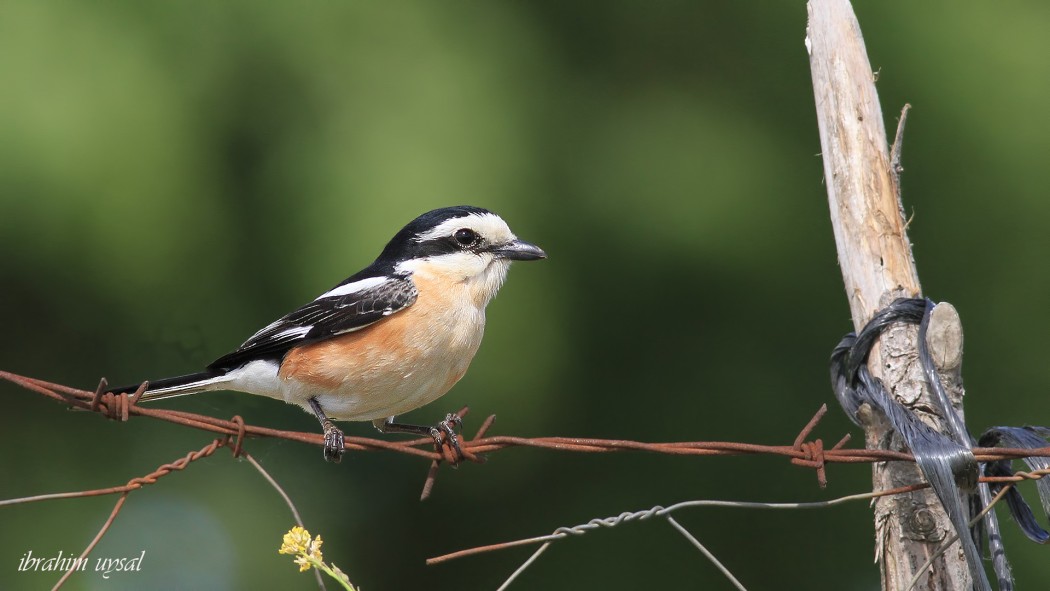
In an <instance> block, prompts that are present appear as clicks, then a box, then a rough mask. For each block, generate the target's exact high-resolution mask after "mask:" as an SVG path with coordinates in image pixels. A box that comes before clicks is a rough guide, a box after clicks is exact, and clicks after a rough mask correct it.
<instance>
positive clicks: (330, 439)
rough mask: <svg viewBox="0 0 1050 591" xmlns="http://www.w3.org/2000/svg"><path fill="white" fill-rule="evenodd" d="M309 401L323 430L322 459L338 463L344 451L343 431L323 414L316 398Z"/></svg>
mask: <svg viewBox="0 0 1050 591" xmlns="http://www.w3.org/2000/svg"><path fill="white" fill-rule="evenodd" d="M309 402H310V408H311V409H312V410H313V411H314V415H315V416H316V417H317V420H318V421H321V429H323V430H324V459H325V460H327V461H329V462H334V463H336V464H338V463H339V460H341V459H343V452H344V451H346V448H345V446H344V444H343V432H342V431H340V430H339V427H336V426H335V423H333V422H332V419H330V418H328V415H326V414H324V411H323V410H321V405H320V403H318V402H317V399H316V398H311V399H310V400H309Z"/></svg>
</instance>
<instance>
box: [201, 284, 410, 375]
mask: <svg viewBox="0 0 1050 591" xmlns="http://www.w3.org/2000/svg"><path fill="white" fill-rule="evenodd" d="M351 285H352V284H351ZM341 288H343V286H342V285H341V286H339V287H336V288H335V289H333V290H331V292H329V293H333V292H335V293H336V295H332V296H329V295H328V294H325V295H322V296H321V297H319V298H317V299H316V300H314V301H312V302H310V303H309V304H306V305H305V306H303V307H302V308H299V309H298V310H295V311H294V312H291V313H290V314H288V315H286V316H284V317H283V318H281V319H280V320H277V321H276V322H274V323H272V324H270V325H269V326H267V327H266V328H263V329H262V330H260V331H259V332H257V333H255V334H254V335H252V337H251V338H250V339H248V340H247V341H245V342H244V344H243V345H241V346H240V347H238V348H237V350H236V351H233V352H232V353H228V354H226V355H223V356H222V357H220V358H218V359H216V360H215V361H214V362H212V363H211V364H210V365H209V366H208V369H224V370H229V369H233V368H235V367H240V366H242V365H244V364H245V363H248V362H249V361H253V360H256V359H277V360H280V359H281V358H282V357H284V354H285V353H287V352H288V350H289V349H291V348H292V347H296V346H298V345H302V344H305V343H308V342H316V341H320V340H324V339H327V338H331V337H334V336H336V335H340V334H345V333H348V332H353V331H355V330H360V329H362V328H365V327H366V326H368V325H370V324H373V323H375V322H377V321H379V320H382V319H383V318H385V317H387V316H390V315H391V314H394V313H395V312H398V311H400V310H404V309H405V308H407V307H409V306H411V305H412V304H413V303H414V302H415V301H416V296H418V295H419V291H418V290H417V289H416V286H415V285H414V284H413V283H412V280H411V279H409V278H408V277H405V276H401V277H397V276H394V277H388V278H386V279H385V280H384V281H383V282H382V283H378V284H375V285H370V286H368V287H365V288H363V289H359V290H355V291H351V292H349V293H339V291H340V289H341ZM343 291H344V292H345V291H346V290H345V288H344V289H343Z"/></svg>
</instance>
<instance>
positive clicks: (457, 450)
mask: <svg viewBox="0 0 1050 591" xmlns="http://www.w3.org/2000/svg"><path fill="white" fill-rule="evenodd" d="M461 428H463V419H462V418H461V417H460V416H459V415H457V414H455V413H448V414H447V415H445V420H443V421H441V422H440V423H438V424H437V426H435V427H432V428H431V429H430V436H431V437H433V438H434V444H435V445H437V448H438V450H440V449H441V448H442V447H443V446H445V445H446V444H447V445H448V447H449V448H450V449H451V450H452V455H453V459H452V461H451V462H450V464H451V465H452V467H456V466H457V465H459V463H460V462H461V461H463V460H464V459H465V458H466V454H464V453H463V448H462V447H460V446H459V435H457V434H456V429H461Z"/></svg>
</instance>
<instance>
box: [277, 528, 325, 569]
mask: <svg viewBox="0 0 1050 591" xmlns="http://www.w3.org/2000/svg"><path fill="white" fill-rule="evenodd" d="M317 540H318V547H320V540H321V537H320V536H318V537H317ZM309 546H310V532H308V531H306V529H304V528H302V527H299V526H298V525H297V526H295V527H293V528H292V529H290V530H288V533H286V534H284V540H282V544H281V549H280V550H278V551H277V552H278V554H299V553H301V552H306V551H307V550H308V549H309ZM304 570H305V569H304Z"/></svg>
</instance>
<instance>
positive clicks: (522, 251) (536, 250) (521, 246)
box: [492, 240, 547, 261]
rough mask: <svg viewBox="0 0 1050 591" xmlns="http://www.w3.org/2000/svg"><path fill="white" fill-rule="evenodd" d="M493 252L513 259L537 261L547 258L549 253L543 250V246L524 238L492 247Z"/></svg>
mask: <svg viewBox="0 0 1050 591" xmlns="http://www.w3.org/2000/svg"><path fill="white" fill-rule="evenodd" d="M492 253H493V254H494V255H496V256H498V257H500V258H504V259H510V260H512V261H535V260H537V259H545V258H547V253H545V252H543V249H542V248H540V247H538V246H536V245H535V244H529V243H528V242H525V241H524V240H514V241H512V242H508V243H506V244H502V245H500V246H498V247H496V248H494V249H492Z"/></svg>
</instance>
